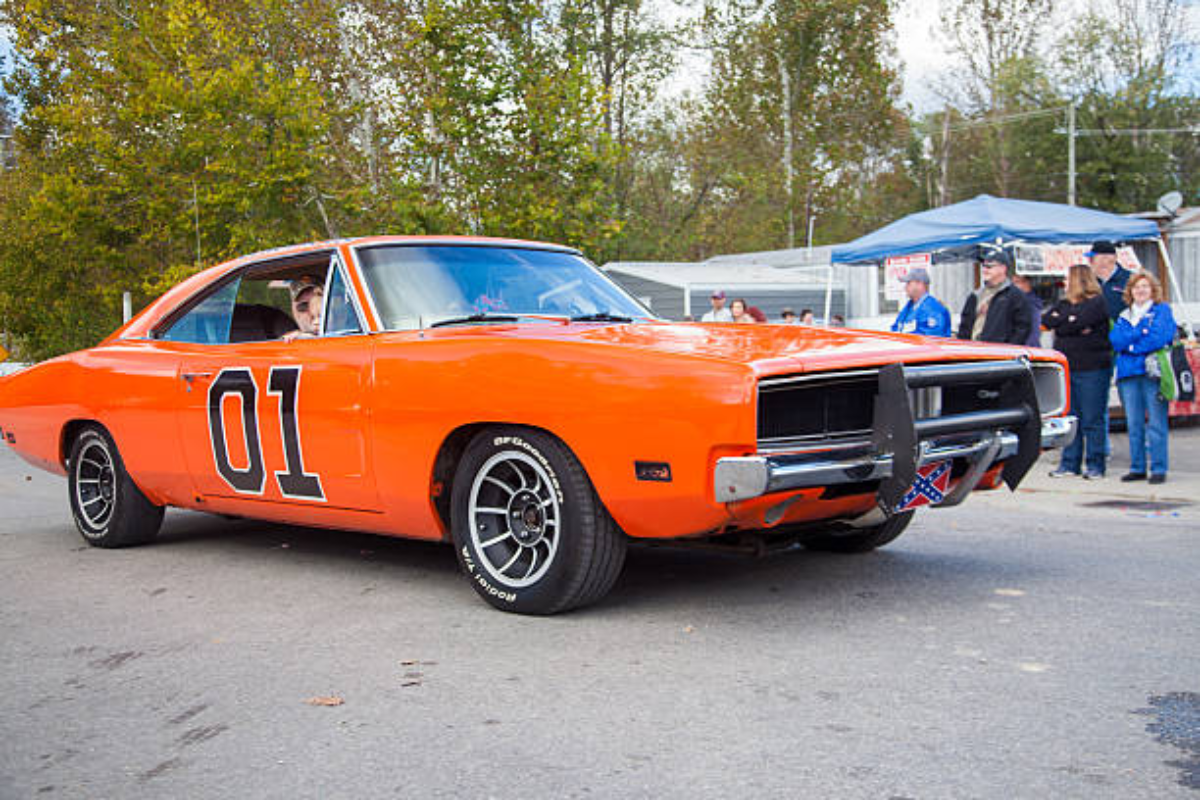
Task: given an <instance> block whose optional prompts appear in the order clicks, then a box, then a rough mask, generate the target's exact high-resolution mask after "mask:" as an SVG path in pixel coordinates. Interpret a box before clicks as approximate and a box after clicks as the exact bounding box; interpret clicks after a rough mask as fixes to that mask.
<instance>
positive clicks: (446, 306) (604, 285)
mask: <svg viewBox="0 0 1200 800" xmlns="http://www.w3.org/2000/svg"><path fill="white" fill-rule="evenodd" d="M358 258H359V263H360V264H361V265H362V270H363V276H364V277H365V278H366V280H367V285H368V288H369V289H370V291H371V295H372V297H373V298H374V299H375V306H376V309H377V310H378V312H379V316H380V321H381V324H382V325H383V327H384V328H385V329H387V330H407V329H412V328H422V327H428V326H430V325H435V324H437V323H438V322H446V321H453V320H461V321H462V322H463V323H464V324H466V323H471V322H486V321H487V320H488V317H489V316H495V317H497V318H507V319H509V320H511V319H512V318H513V317H518V318H519V317H520V316H521V315H523V314H529V315H534V316H537V315H543V316H561V317H564V318H573V317H585V316H593V315H601V316H604V315H610V316H616V317H629V318H643V319H648V318H651V315H650V314H649V313H648V312H647V311H646V309H644V308H642V306H641V305H639V304H638V303H637V302H636V301H635V300H634V299H633V298H631V297H629V296H628V295H627V294H625V293H624V292H623V291H622V290H621V289H620V288H618V287H617V286H616V285H615V284H614V283H613V282H612V281H610V280H609V279H608V278H607V277H605V276H604V275H603V274H601V273H600V272H599V270H597V269H595V268H594V267H592V266H591V265H590V264H588V263H587V262H586V261H584V260H583V259H582V258H580V257H579V256H577V255H574V254H573V253H562V252H556V251H552V250H534V249H522V248H517V247H472V246H464V245H431V246H411V245H385V246H379V247H369V248H364V249H362V250H360V251H358Z"/></svg>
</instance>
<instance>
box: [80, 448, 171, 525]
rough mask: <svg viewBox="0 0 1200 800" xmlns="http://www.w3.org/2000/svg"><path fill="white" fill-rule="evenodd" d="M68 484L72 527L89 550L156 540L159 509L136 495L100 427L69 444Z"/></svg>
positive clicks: (118, 454) (161, 514) (139, 495)
mask: <svg viewBox="0 0 1200 800" xmlns="http://www.w3.org/2000/svg"><path fill="white" fill-rule="evenodd" d="M67 479H68V480H67V482H68V491H69V492H70V499H71V513H72V514H73V515H74V517H75V526H76V527H77V528H79V532H80V533H81V534H82V535H83V538H84V539H85V540H86V541H87V542H88V544H91V545H94V546H96V547H128V546H130V545H136V544H144V543H145V542H148V541H150V540H151V539H153V538H154V537H155V536H157V535H158V529H159V527H160V526H161V524H162V518H163V509H162V506H156V505H154V504H153V503H151V502H150V501H149V500H147V499H146V496H145V495H144V494H142V492H141V490H140V489H138V487H137V485H136V484H135V483H134V482H133V480H132V479H131V478H130V477H129V474H128V473H127V472H126V471H125V464H124V462H123V461H122V460H121V454H120V453H119V452H117V446H116V444H115V443H114V442H113V440H112V437H111V436H109V435H108V432H107V431H106V430H104V429H103V428H102V427H100V426H99V425H89V426H87V427H86V428H84V429H83V430H81V431H80V432H79V435H78V436H76V437H75V440H74V442H72V445H71V456H70V460H69V461H68V470H67Z"/></svg>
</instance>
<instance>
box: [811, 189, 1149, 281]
mask: <svg viewBox="0 0 1200 800" xmlns="http://www.w3.org/2000/svg"><path fill="white" fill-rule="evenodd" d="M1158 238H1159V237H1158V226H1157V225H1156V224H1154V223H1153V222H1151V221H1150V220H1145V219H1134V218H1131V217H1122V216H1119V215H1117V214H1109V213H1107V212H1104V211H1093V210H1092V209H1090V208H1080V207H1078V206H1065V205H1060V204H1058V203H1038V202H1034V201H1032V200H1007V199H1005V198H1002V197H992V196H991V195H987V194H981V195H979V196H978V197H975V198H973V199H971V200H965V201H963V202H961V203H955V204H954V205H951V206H943V207H941V208H934V209H931V210H929V211H922V212H920V213H918V214H910V215H908V216H907V217H904V218H903V219H898V220H896V221H895V222H893V223H891V224H889V225H885V226H883V227H882V228H880V229H879V230H877V231H875V232H874V233H868V234H867V235H866V236H862V237H859V238H858V239H855V240H854V241H853V242H850V243H848V244H844V245H841V246H840V247H835V248H833V255H832V260H833V263H835V264H879V263H882V262H883V260H884V259H885V258H887V257H888V256H902V255H907V254H909V253H934V254H937V253H953V254H955V255H958V256H962V255H965V254H967V253H969V252H971V251H972V250H973V249H974V248H977V247H978V246H979V245H981V244H995V245H1004V244H1010V243H1016V242H1028V243H1031V244H1032V243H1040V244H1067V243H1084V242H1092V241H1095V240H1096V239H1110V240H1112V241H1115V242H1124V241H1133V240H1139V239H1158Z"/></svg>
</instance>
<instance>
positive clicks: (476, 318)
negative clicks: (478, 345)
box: [429, 314, 519, 328]
mask: <svg viewBox="0 0 1200 800" xmlns="http://www.w3.org/2000/svg"><path fill="white" fill-rule="evenodd" d="M517 319H519V318H518V317H515V316H513V315H512V314H469V315H467V316H465V317H451V318H449V319H439V320H438V321H437V322H433V323H430V325H429V327H430V328H440V327H442V326H443V325H469V324H471V323H473V322H516V321H517Z"/></svg>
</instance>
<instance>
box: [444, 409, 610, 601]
mask: <svg viewBox="0 0 1200 800" xmlns="http://www.w3.org/2000/svg"><path fill="white" fill-rule="evenodd" d="M450 520H451V535H452V537H453V539H454V549H455V552H456V553H457V555H458V561H459V564H461V565H462V568H463V571H464V572H465V573H466V574H467V577H468V578H469V579H470V581H471V585H472V586H474V587H475V591H476V592H478V593H479V595H480V596H481V597H483V599H484V600H486V601H487V602H489V603H490V604H492V605H493V606H495V607H496V608H498V609H500V610H502V611H512V612H516V613H521V614H556V613H558V612H560V611H567V610H569V609H572V608H578V607H580V606H585V605H588V604H589V603H594V602H596V601H597V600H599V599H600V598H601V597H603V596H604V595H605V594H607V593H608V591H609V589H611V588H612V585H613V584H614V583H615V582H616V579H617V576H618V575H619V574H620V572H621V567H622V565H623V564H624V562H625V535H624V534H623V533H622V532H621V530H620V529H619V528H618V527H617V525H616V523H615V522H614V521H613V519H612V517H610V516H609V515H608V512H607V511H606V510H605V509H604V506H603V505H602V504H601V502H600V498H599V497H597V496H596V491H595V489H593V488H592V484H591V481H590V480H588V477H587V474H586V473H585V472H584V470H583V465H581V464H580V463H579V460H578V459H577V458H576V457H575V455H574V454H573V453H572V452H571V451H570V450H569V449H568V448H567V447H566V446H565V445H563V444H562V443H561V442H560V441H558V440H557V439H555V438H554V437H552V436H550V435H549V434H546V433H543V432H541V431H536V430H530V429H527V428H518V427H508V426H505V427H494V428H488V429H487V430H485V431H483V432H481V433H479V434H478V435H476V437H475V438H474V439H472V440H471V443H470V444H469V445H467V449H466V451H465V452H464V453H463V457H462V460H461V461H460V462H459V464H458V468H457V469H456V471H455V475H454V485H453V489H452V491H451V510H450Z"/></svg>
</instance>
